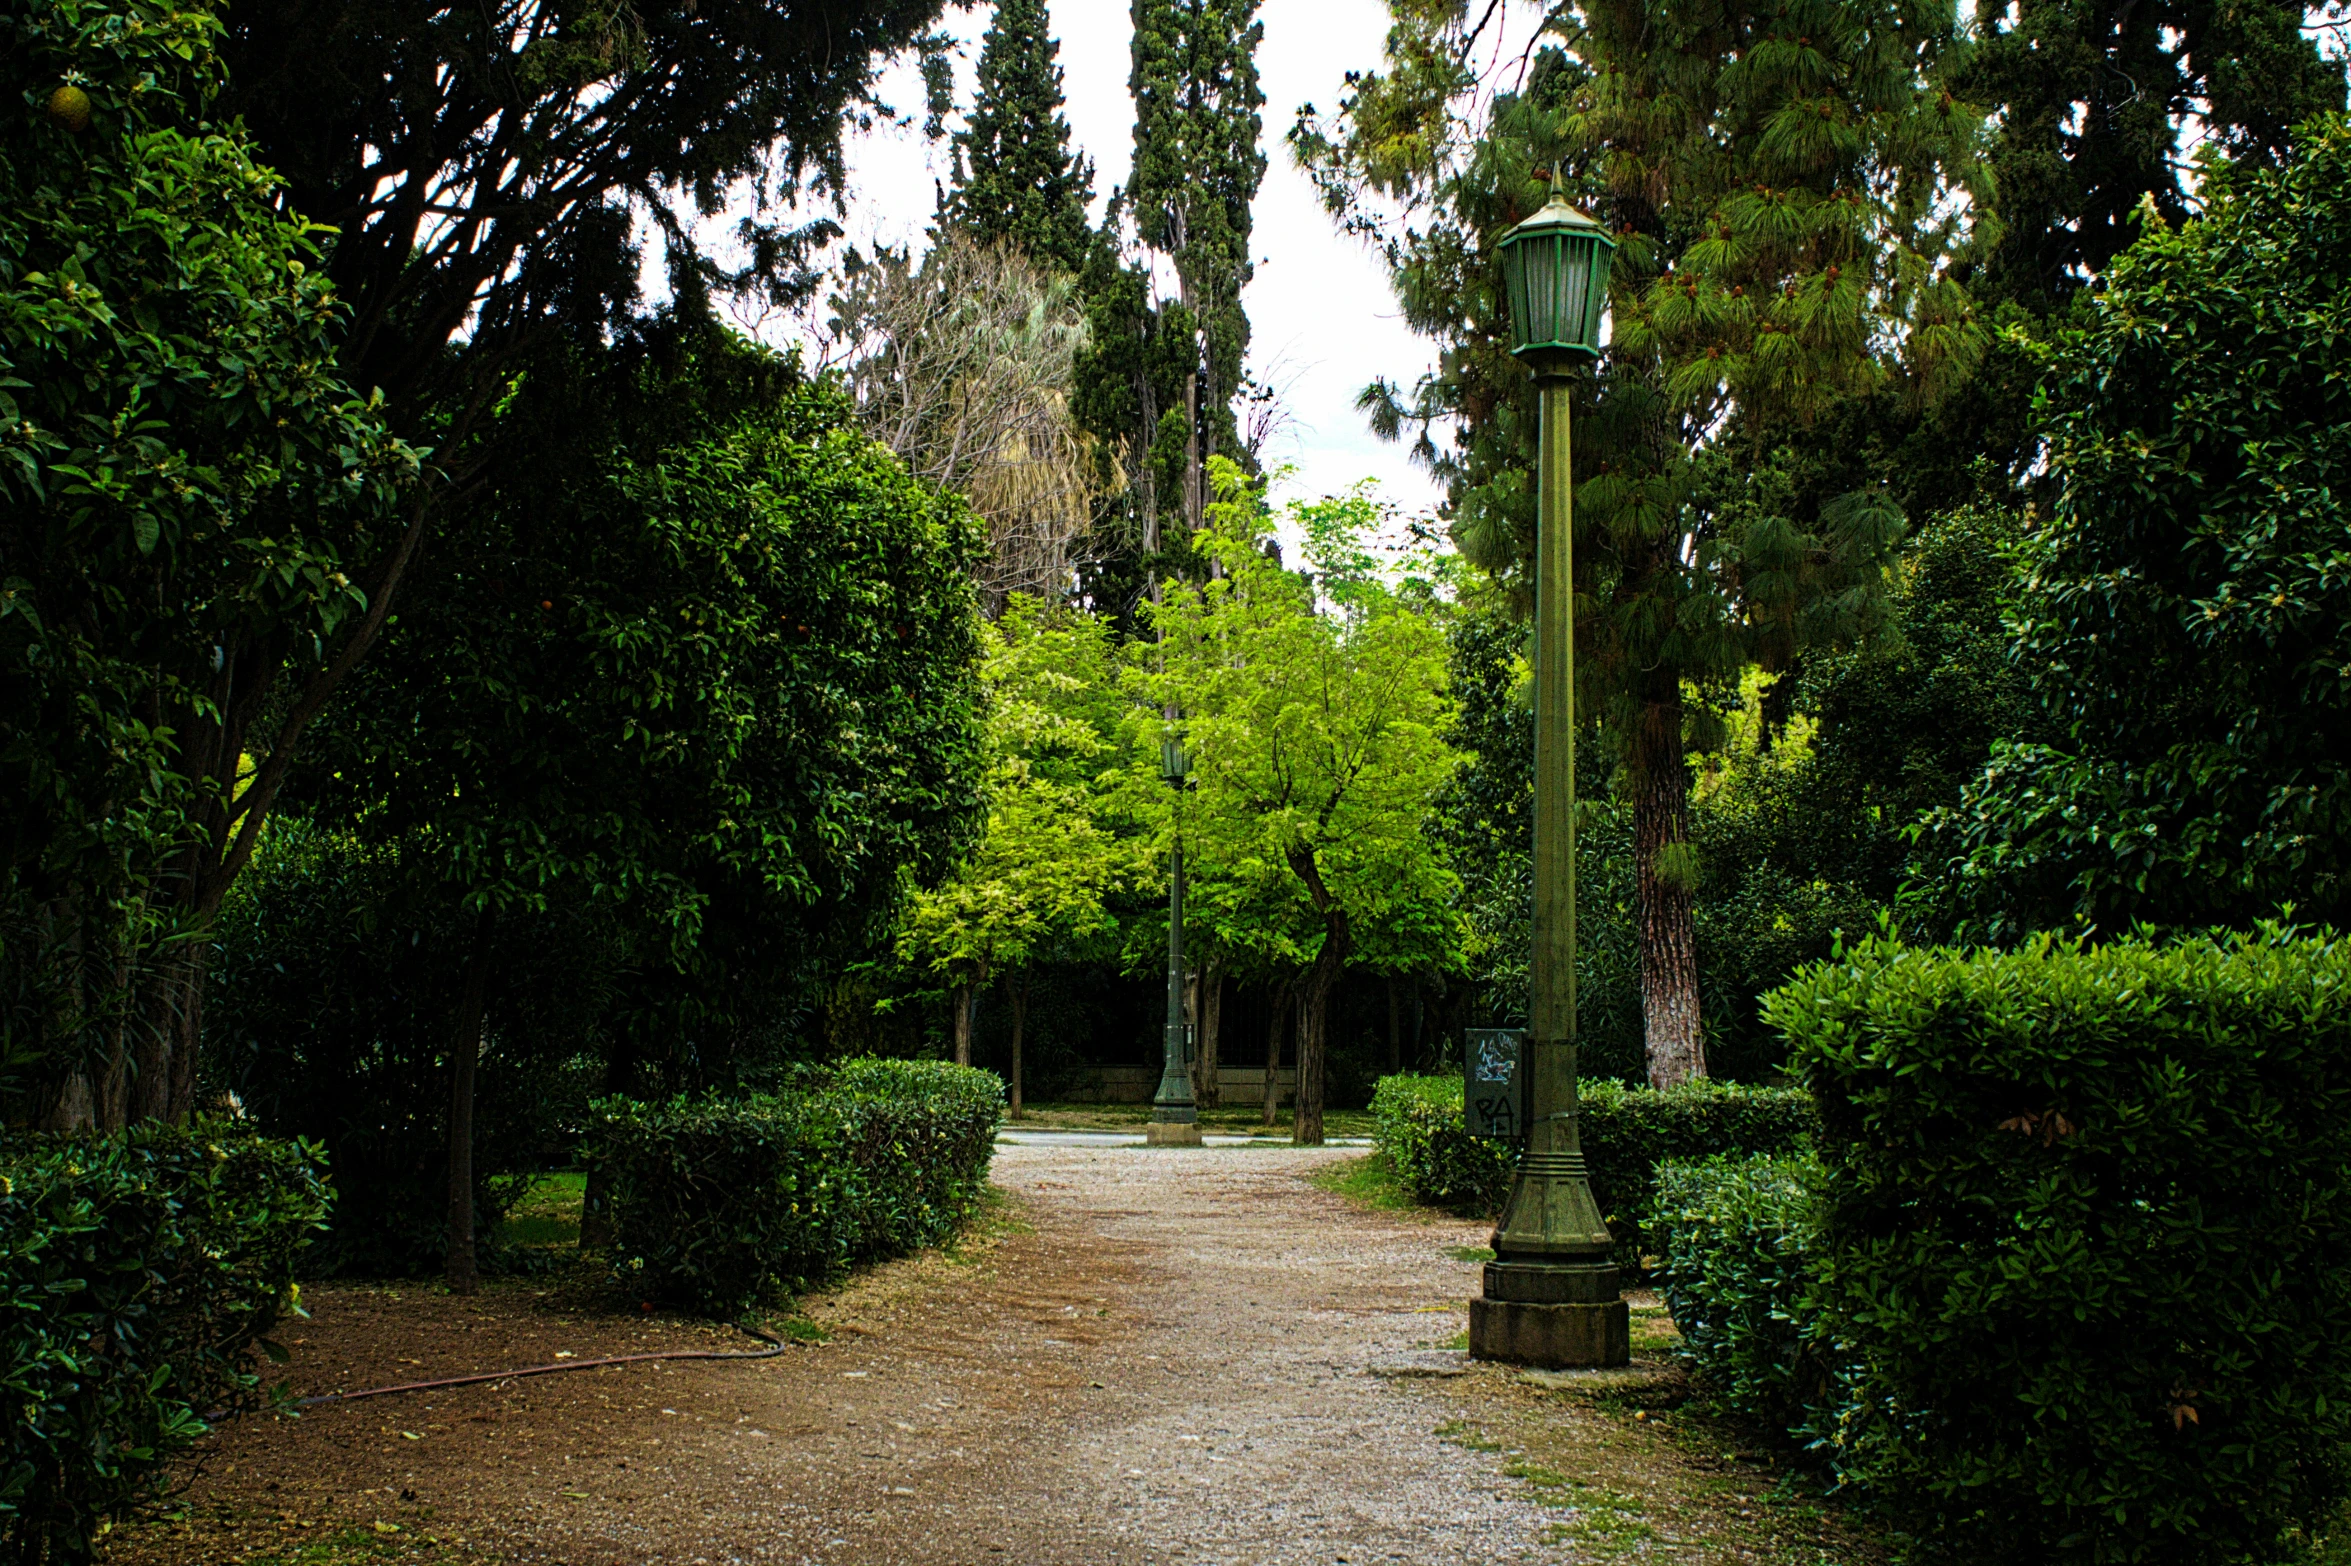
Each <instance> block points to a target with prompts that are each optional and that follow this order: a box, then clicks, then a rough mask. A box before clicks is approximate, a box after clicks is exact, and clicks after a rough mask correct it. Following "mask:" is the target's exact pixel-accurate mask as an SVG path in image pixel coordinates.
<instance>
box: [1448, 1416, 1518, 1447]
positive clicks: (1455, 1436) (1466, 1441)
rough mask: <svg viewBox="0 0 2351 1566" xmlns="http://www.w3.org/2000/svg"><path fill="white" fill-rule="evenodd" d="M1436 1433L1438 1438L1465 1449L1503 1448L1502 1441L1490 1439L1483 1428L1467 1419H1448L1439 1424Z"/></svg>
mask: <svg viewBox="0 0 2351 1566" xmlns="http://www.w3.org/2000/svg"><path fill="white" fill-rule="evenodd" d="M1434 1434H1435V1435H1436V1437H1437V1439H1438V1440H1440V1441H1450V1442H1452V1443H1453V1444H1454V1445H1455V1446H1458V1447H1461V1448H1462V1449H1463V1450H1465V1451H1471V1452H1499V1451H1501V1450H1502V1443H1501V1442H1499V1441H1496V1440H1492V1439H1490V1438H1489V1437H1488V1436H1487V1435H1486V1433H1485V1432H1484V1431H1483V1430H1480V1429H1479V1428H1478V1427H1477V1426H1476V1425H1473V1424H1471V1423H1470V1422H1469V1421H1468V1420H1466V1419H1448V1420H1446V1421H1445V1422H1444V1423H1443V1424H1441V1425H1439V1426H1437V1428H1436V1430H1435V1432H1434Z"/></svg>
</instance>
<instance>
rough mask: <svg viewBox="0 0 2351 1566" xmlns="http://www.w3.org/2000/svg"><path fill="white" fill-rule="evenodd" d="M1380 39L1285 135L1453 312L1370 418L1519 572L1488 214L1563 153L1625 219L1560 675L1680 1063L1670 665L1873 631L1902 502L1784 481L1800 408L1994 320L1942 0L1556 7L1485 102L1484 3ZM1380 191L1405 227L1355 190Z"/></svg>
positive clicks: (1690, 972) (1678, 785)
mask: <svg viewBox="0 0 2351 1566" xmlns="http://www.w3.org/2000/svg"><path fill="white" fill-rule="evenodd" d="M1399 11H1400V15H1399V26H1398V28H1397V29H1396V31H1395V33H1393V34H1392V35H1391V40H1390V58H1391V62H1392V63H1393V64H1394V66H1395V67H1396V68H1395V69H1394V70H1392V71H1391V72H1390V73H1389V74H1388V75H1386V76H1384V77H1379V78H1369V79H1366V80H1364V81H1361V82H1359V83H1358V84H1357V86H1356V88H1355V91H1354V93H1353V95H1352V96H1351V98H1350V100H1349V102H1348V103H1347V105H1346V106H1345V110H1344V113H1343V115H1342V124H1341V131H1342V133H1341V134H1340V135H1339V136H1338V137H1337V138H1336V139H1333V138H1332V137H1330V136H1329V135H1328V134H1327V133H1325V132H1324V131H1323V130H1322V129H1321V128H1320V126H1319V125H1318V124H1317V123H1316V122H1315V121H1314V120H1313V119H1311V118H1307V119H1302V120H1301V122H1300V125H1299V127H1298V129H1297V130H1296V131H1295V132H1293V141H1294V143H1295V144H1296V145H1297V146H1298V147H1299V150H1300V152H1301V154H1302V156H1303V157H1304V158H1305V159H1306V161H1307V162H1308V164H1309V166H1310V167H1311V168H1313V169H1314V170H1315V172H1316V174H1317V177H1318V180H1319V181H1320V183H1321V184H1322V186H1323V189H1324V191H1325V194H1326V198H1328V199H1329V200H1331V202H1332V203H1333V205H1334V208H1335V209H1336V210H1338V211H1339V212H1340V213H1341V214H1342V215H1344V216H1346V217H1347V218H1348V219H1349V220H1350V222H1352V223H1353V224H1355V225H1356V226H1358V227H1361V228H1363V229H1365V230H1366V231H1368V232H1370V233H1372V234H1373V235H1374V237H1375V238H1381V239H1384V240H1385V242H1386V245H1387V253H1388V256H1389V259H1390V261H1391V264H1392V265H1393V267H1394V271H1395V277H1396V281H1397V287H1398V292H1399V295H1400V297H1401V298H1402V299H1403V301H1404V303H1405V307H1406V314H1407V318H1408V319H1410V320H1412V321H1413V323H1414V324H1415V325H1416V326H1417V327H1419V328H1420V329H1421V330H1423V331H1427V332H1430V333H1431V334H1432V335H1435V336H1438V337H1439V338H1440V339H1441V340H1443V341H1445V343H1446V347H1447V353H1446V356H1445V359H1444V361H1443V367H1442V369H1441V370H1440V372H1439V375H1438V376H1437V377H1436V378H1435V379H1433V380H1432V381H1431V382H1430V383H1429V384H1427V385H1425V386H1424V387H1422V388H1421V391H1420V393H1419V395H1418V396H1417V397H1416V398H1414V399H1413V400H1411V401H1410V402H1407V401H1406V400H1405V399H1404V398H1403V397H1402V396H1401V395H1400V394H1398V393H1397V392H1396V391H1395V389H1394V388H1392V387H1375V388H1373V389H1372V390H1371V392H1370V393H1369V394H1368V395H1367V407H1368V408H1369V410H1370V411H1371V412H1372V415H1373V420H1374V425H1375V428H1379V429H1382V430H1383V431H1385V432H1387V433H1391V434H1401V433H1402V432H1403V430H1404V428H1405V427H1406V426H1407V425H1408V424H1410V423H1412V422H1414V421H1416V420H1417V421H1419V422H1421V423H1422V424H1423V427H1424V429H1425V428H1426V426H1427V425H1428V424H1430V423H1433V422H1435V421H1436V420H1438V419H1444V418H1451V419H1457V420H1458V421H1459V428H1460V436H1459V441H1460V444H1459V446H1458V447H1457V448H1456V450H1455V451H1453V452H1452V453H1442V452H1439V451H1438V450H1437V449H1436V447H1435V445H1434V443H1433V442H1429V443H1427V444H1425V445H1424V447H1423V450H1424V452H1425V454H1426V455H1427V456H1428V457H1430V458H1431V459H1433V460H1434V462H1435V464H1436V465H1437V466H1438V468H1439V471H1440V472H1441V473H1442V474H1443V475H1444V476H1445V477H1447V478H1448V480H1449V481H1450V488H1451V492H1452V497H1453V504H1454V509H1455V536H1456V538H1457V539H1459V540H1460V542H1461V544H1462V546H1463V548H1464V550H1465V551H1466V552H1467V553H1469V554H1470V555H1471V556H1472V558H1474V559H1477V560H1478V561H1479V562H1480V563H1482V564H1484V565H1486V566H1487V567H1488V568H1489V569H1492V570H1494V571H1495V572H1496V573H1497V574H1498V575H1499V576H1500V577H1501V578H1502V579H1503V580H1504V581H1505V582H1506V583H1511V584H1513V585H1522V584H1523V582H1524V579H1525V571H1526V566H1527V562H1528V561H1529V560H1530V558H1531V554H1532V543H1533V522H1534V515H1533V513H1534V501H1533V493H1532V485H1531V483H1530V482H1529V477H1528V476H1529V473H1530V472H1531V469H1532V466H1533V443H1534V439H1535V435H1536V428H1537V426H1536V420H1535V415H1534V407H1533V398H1532V395H1531V392H1530V390H1529V388H1528V386H1527V384H1526V378H1525V376H1524V375H1523V373H1522V372H1520V371H1519V370H1518V369H1517V367H1516V366H1515V365H1513V364H1511V363H1509V362H1508V360H1507V359H1506V357H1505V353H1504V350H1505V347H1506V344H1505V342H1504V340H1503V337H1504V333H1505V332H1506V331H1507V320H1506V318H1505V316H1504V313H1503V309H1502V304H1501V298H1500V288H1499V274H1498V269H1497V266H1496V262H1495V258H1494V254H1493V251H1492V244H1493V241H1494V240H1496V239H1498V238H1499V237H1500V236H1501V235H1502V234H1503V233H1504V232H1505V231H1506V230H1507V229H1508V228H1509V227H1510V226H1511V225H1512V224H1514V223H1516V222H1517V221H1518V220H1519V219H1520V218H1522V217H1524V216H1525V215H1526V214H1527V213H1528V212H1530V211H1532V210H1533V208H1534V206H1535V205H1536V204H1537V203H1538V202H1540V201H1541V199H1542V196H1543V193H1542V191H1541V189H1540V187H1539V186H1538V185H1537V184H1536V183H1535V180H1534V178H1533V176H1534V174H1535V171H1536V170H1537V169H1538V168H1540V167H1542V166H1544V165H1547V164H1548V165H1555V166H1556V167H1557V168H1558V169H1559V171H1560V173H1561V174H1562V176H1563V177H1564V178H1566V179H1567V180H1568V181H1569V182H1570V187H1571V189H1572V190H1573V191H1574V192H1575V194H1576V196H1577V197H1578V199H1579V200H1580V201H1581V202H1582V203H1584V204H1586V205H1588V206H1590V207H1592V208H1593V209H1595V210H1596V211H1597V212H1599V214H1600V215H1601V216H1602V217H1603V219H1604V220H1605V221H1607V222H1608V223H1609V225H1610V226H1611V227H1612V228H1613V229H1614V230H1615V231H1616V233H1617V237H1618V239H1619V240H1620V243H1621V246H1622V248H1621V250H1620V252H1619V255H1618V259H1617V264H1616V270H1615V274H1614V276H1613V279H1612V306H1613V314H1614V321H1615V339H1614V342H1613V344H1612V346H1611V348H1610V350H1609V353H1608V355H1607V357H1606V359H1605V360H1604V361H1603V363H1602V365H1601V367H1600V370H1599V373H1597V374H1595V375H1593V376H1592V377H1591V378H1590V379H1589V380H1587V381H1586V382H1584V383H1583V386H1582V387H1581V389H1580V391H1579V395H1578V407H1577V409H1576V430H1575V436H1576V474H1577V477H1578V479H1579V481H1580V482H1579V485H1578V490H1577V495H1576V509H1575V529H1576V574H1577V613H1578V621H1579V623H1578V629H1577V641H1578V651H1577V669H1578V678H1579V685H1580V691H1579V705H1580V706H1581V708H1582V710H1583V711H1584V712H1586V713H1590V714H1595V715H1597V717H1598V718H1599V720H1600V721H1601V723H1602V725H1603V727H1604V728H1605V730H1606V731H1607V732H1608V734H1609V735H1610V737H1611V738H1612V739H1613V740H1614V742H1615V752H1616V755H1617V757H1618V768H1617V775H1616V777H1615V779H1614V781H1613V784H1612V788H1613V789H1614V791H1615V792H1616V793H1617V794H1618V795H1619V797H1622V798H1626V799H1627V800H1628V801H1629V802H1630V804H1631V805H1632V808H1633V814H1634V822H1635V826H1634V837H1635V845H1636V849H1635V852H1636V859H1637V871H1638V876H1637V880H1638V888H1639V892H1638V897H1637V899H1636V902H1637V907H1636V909H1635V910H1634V917H1635V918H1636V919H1637V921H1638V927H1639V936H1640V941H1639V945H1640V950H1641V965H1642V991H1643V1012H1644V1019H1645V1031H1646V1034H1647V1038H1646V1041H1645V1042H1646V1053H1647V1056H1648V1061H1649V1071H1650V1076H1651V1079H1652V1080H1653V1081H1655V1082H1657V1083H1658V1084H1659V1085H1666V1084H1670V1083H1673V1082H1677V1081H1681V1080H1685V1079H1686V1078H1688V1077H1690V1076H1693V1075H1701V1074H1703V1073H1704V1071H1705V1057H1704V1050H1703V1045H1702V1035H1701V1031H1700V1026H1699V1022H1700V1019H1699V1015H1698V987H1697V980H1698V974H1697V954H1696V932H1695V921H1694V916H1693V898H1692V891H1693V888H1694V886H1695V884H1696V880H1697V877H1698V876H1699V875H1700V873H1701V871H1702V867H1701V866H1700V865H1699V864H1698V863H1697V858H1696V854H1695V852H1694V850H1693V849H1692V847H1691V844H1690V833H1689V788H1690V781H1689V775H1688V769H1687V763H1686V757H1687V754H1688V752H1689V751H1690V750H1691V749H1708V748H1712V746H1711V742H1712V741H1713V739H1714V738H1715V737H1716V736H1715V735H1714V734H1713V733H1712V732H1711V728H1712V725H1711V724H1710V716H1711V715H1710V713H1709V711H1708V709H1707V705H1706V704H1705V703H1703V702H1700V703H1692V702H1690V701H1689V700H1688V699H1687V697H1688V693H1689V691H1690V690H1691V689H1692V688H1694V687H1697V688H1703V687H1704V686H1706V685H1708V684H1716V685H1720V684H1724V683H1727V682H1730V681H1734V680H1735V679H1736V677H1737V676H1738V674H1739V672H1740V671H1741V670H1742V669H1743V668H1744V667H1745V666H1746V665H1748V664H1749V663H1760V664H1762V665H1763V666H1764V667H1766V668H1770V669H1780V668H1785V667H1787V666H1788V663H1789V661H1790V660H1791V659H1792V658H1793V657H1794V656H1795V655H1796V654H1797V653H1798V652H1800V651H1801V650H1802V649H1803V648H1805V647H1806V646H1810V645H1820V644H1823V643H1836V642H1841V641H1850V640H1854V639H1856V638H1861V637H1866V636H1868V635H1869V634H1871V633H1872V632H1873V630H1874V629H1875V627H1876V625H1877V623H1878V622H1879V621H1880V620H1881V619H1882V616H1883V615H1884V613H1885V605H1884V599H1883V594H1882V592H1881V591H1880V584H1881V581H1882V573H1883V567H1884V563H1885V561H1886V559H1887V557H1888V555H1889V553H1890V551H1891V549H1892V547H1893V545H1894V543H1895V541H1896V540H1897V539H1898V538H1899V536H1900V531H1901V522H1902V519H1901V517H1900V514H1899V512H1898V510H1896V508H1894V507H1893V506H1892V505H1891V503H1890V502H1889V501H1887V499H1886V498H1885V497H1884V495H1883V494H1882V493H1881V492H1877V491H1875V490H1872V489H1864V490H1859V491H1846V492H1844V493H1832V494H1827V495H1822V494H1820V493H1818V492H1816V491H1807V490H1806V488H1805V487H1804V486H1802V485H1800V484H1798V483H1797V482H1795V477H1796V470H1797V469H1799V468H1800V467H1801V465H1802V463H1803V461H1804V456H1805V452H1804V448H1805V446H1806V444H1807V442H1806V435H1807V433H1808V432H1809V431H1810V430H1812V429H1813V428H1814V427H1816V426H1817V425H1818V424H1819V422H1820V421H1822V420H1823V419H1824V418H1826V417H1827V416H1829V415H1831V414H1833V413H1834V412H1835V411H1836V410H1837V409H1838V408H1840V407H1841V406H1844V405H1846V404H1848V403H1849V402H1851V401H1852V400H1854V399H1857V398H1861V397H1867V396H1873V395H1880V394H1889V393H1890V394H1893V395H1897V396H1900V397H1903V398H1906V399H1908V400H1910V401H1911V402H1913V403H1915V404H1917V405H1920V406H1924V405H1927V404H1930V403H1932V402H1933V401H1934V400H1935V399H1936V398H1937V397H1938V396H1940V395H1941V394H1943V393H1944V392H1945V391H1946V390H1947V389H1948V388H1949V387H1950V386H1951V385H1953V384H1954V383H1956V382H1958V381H1960V380H1962V379H1964V377H1965V375H1966V374H1967V373H1968V371H1969V370H1970V368H1971V367H1972V365H1973V363H1974V362H1975V360H1976V358H1977V357H1978V356H1979V355H1980V354H1981V352H1982V350H1983V346H1984V340H1985V336H1986V334H1985V333H1984V332H1983V330H1982V329H1981V327H1980V326H1978V325H1977V324H1976V322H1975V321H1974V319H1973V310H1972V306H1971V305H1970V303H1969V301H1968V299H1967V298H1966V296H1965V295H1964V294H1963V293H1962V292H1961V291H1960V289H1959V288H1958V285H1957V284H1956V282H1955V281H1954V269H1955V267H1956V266H1957V265H1959V264H1962V263H1963V262H1964V261H1965V260H1966V259H1968V258H1969V256H1970V255H1971V254H1972V253H1973V251H1972V247H1973V246H1974V245H1976V244H1977V243H1979V242H1980V240H1981V238H1982V236H1981V235H1980V234H1979V233H1978V232H1977V231H1976V229H1975V228H1973V227H1971V222H1972V221H1973V220H1974V219H1976V218H1978V217H1980V215H1981V214H1982V213H1983V211H1984V209H1985V198H1986V196H1987V195H1988V187H1987V182H1986V181H1985V180H1984V179H1983V178H1982V170H1981V166H1980V161H1979V159H1978V157H1977V145H1978V140H1979V137H1980V134H1981V120H1980V117H1979V116H1977V115H1975V114H1973V113H1972V112H1971V111H1969V110H1968V109H1967V107H1966V106H1965V105H1964V104H1962V103H1960V102H1959V101H1957V100H1956V99H1954V98H1953V97H1952V96H1951V95H1950V94H1949V93H1947V92H1945V91H1943V90H1942V89H1941V87H1940V85H1939V84H1938V83H1937V82H1936V81H1935V80H1934V79H1933V77H1932V75H1931V72H1932V71H1933V70H1934V69H1935V68H1936V66H1937V63H1938V61H1939V60H1940V59H1941V58H1942V57H1943V56H1944V55H1945V54H1947V53H1948V52H1949V51H1950V50H1951V49H1952V48H1953V46H1954V45H1955V44H1956V42H1957V28H1956V19H1955V17H1954V16H1953V14H1952V10H1951V7H1950V6H1949V5H1948V4H1947V3H1946V4H1939V5H1930V6H1926V7H1923V8H1905V7H1902V6H1899V5H1896V4H1892V3H1887V0H1736V3H1730V4H1713V3H1707V4H1694V3H1690V0H1594V3H1590V4H1587V5H1585V6H1583V7H1580V8H1579V9H1578V11H1576V12H1575V13H1572V14H1566V15H1563V16H1562V17H1560V18H1559V19H1558V21H1557V22H1556V23H1555V24H1554V25H1555V26H1556V27H1557V28H1558V29H1560V31H1559V37H1560V39H1561V41H1562V43H1563V44H1564V45H1565V47H1560V48H1552V49H1548V50H1546V51H1545V52H1544V54H1543V55H1542V56H1541V57H1540V59H1539V60H1538V62H1537V65H1536V69H1535V71H1534V72H1533V75H1532V77H1531V79H1530V81H1529V83H1528V85H1527V87H1526V89H1525V91H1524V92H1523V93H1520V94H1513V95H1506V96H1504V97H1503V98H1501V99H1499V100H1496V101H1495V103H1494V105H1493V107H1492V109H1491V111H1490V113H1489V115H1488V116H1487V117H1486V118H1485V119H1483V120H1482V121H1479V122H1475V123H1467V124H1465V123H1463V122H1461V121H1459V120H1458V119H1457V118H1456V116H1455V111H1454V109H1453V108H1452V105H1453V104H1455V103H1456V102H1458V101H1460V99H1461V97H1462V95H1463V92H1462V89H1463V86H1464V82H1463V80H1462V76H1461V72H1462V67H1461V63H1460V62H1461V61H1462V60H1463V59H1464V57H1465V56H1466V54H1467V49H1466V47H1465V46H1464V38H1465V35H1466V34H1467V32H1468V30H1469V29H1470V28H1471V27H1472V26H1473V25H1474V24H1473V23H1472V21H1471V18H1472V17H1474V16H1477V15H1483V14H1486V12H1487V8H1486V7H1483V6H1468V5H1460V4H1456V5H1451V6H1439V7H1416V8H1415V9H1414V10H1413V11H1412V12H1411V13H1409V14H1404V13H1402V8H1399ZM1373 192H1376V193H1378V194H1381V195H1385V196H1388V197H1391V198H1399V199H1401V200H1402V201H1403V202H1404V203H1405V205H1406V206H1407V208H1408V209H1409V210H1410V212H1411V217H1410V226H1409V227H1406V228H1403V229H1400V230H1396V231H1393V232H1390V231H1385V230H1383V229H1381V228H1380V227H1379V225H1378V221H1377V217H1376V214H1374V213H1373V212H1372V210H1371V209H1370V208H1369V207H1368V206H1367V205H1366V204H1365V203H1364V202H1363V200H1362V197H1363V195H1364V194H1366V193H1373Z"/></svg>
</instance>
